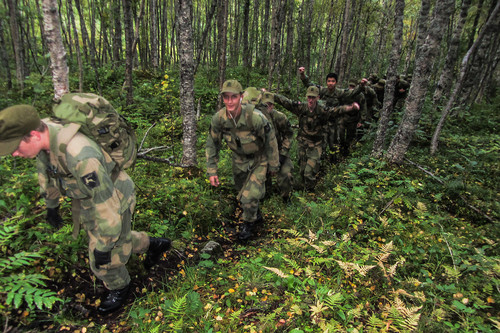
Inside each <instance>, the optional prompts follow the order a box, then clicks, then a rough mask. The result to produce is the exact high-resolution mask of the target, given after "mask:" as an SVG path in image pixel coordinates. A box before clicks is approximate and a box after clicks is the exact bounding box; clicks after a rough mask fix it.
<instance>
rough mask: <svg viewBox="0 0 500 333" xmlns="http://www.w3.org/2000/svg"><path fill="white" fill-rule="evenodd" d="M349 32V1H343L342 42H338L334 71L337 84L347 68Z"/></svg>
mask: <svg viewBox="0 0 500 333" xmlns="http://www.w3.org/2000/svg"><path fill="white" fill-rule="evenodd" d="M350 32H351V0H346V1H345V10H344V23H343V27H342V40H341V42H340V57H339V58H338V59H337V65H336V66H335V67H336V69H337V70H336V71H337V75H338V79H337V82H342V80H343V79H344V76H345V72H346V67H347V46H348V43H349V34H350Z"/></svg>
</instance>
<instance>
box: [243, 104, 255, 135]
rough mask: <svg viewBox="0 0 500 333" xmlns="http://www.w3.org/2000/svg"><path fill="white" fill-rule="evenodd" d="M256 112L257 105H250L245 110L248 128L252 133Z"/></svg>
mask: <svg viewBox="0 0 500 333" xmlns="http://www.w3.org/2000/svg"><path fill="white" fill-rule="evenodd" d="M254 110H255V105H253V104H248V106H247V108H246V110H245V117H246V121H247V126H248V129H249V130H250V131H252V132H253V111H254Z"/></svg>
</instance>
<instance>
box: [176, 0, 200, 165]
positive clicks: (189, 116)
mask: <svg viewBox="0 0 500 333" xmlns="http://www.w3.org/2000/svg"><path fill="white" fill-rule="evenodd" d="M178 2H179V16H178V28H179V60H180V61H179V63H180V96H179V101H180V106H181V114H182V117H183V121H182V129H183V136H182V147H183V155H182V161H181V163H182V164H183V165H186V166H195V165H196V111H195V109H194V86H193V82H194V73H193V67H194V66H193V53H194V52H193V32H192V27H191V21H192V19H191V0H178Z"/></svg>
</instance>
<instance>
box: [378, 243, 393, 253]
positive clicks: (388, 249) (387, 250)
mask: <svg viewBox="0 0 500 333" xmlns="http://www.w3.org/2000/svg"><path fill="white" fill-rule="evenodd" d="M393 249H394V245H393V243H392V241H390V242H389V243H387V244H385V245H384V246H382V248H381V250H382V252H383V253H390V252H391V251H392V250H393Z"/></svg>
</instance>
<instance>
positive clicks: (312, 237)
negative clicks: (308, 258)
mask: <svg viewBox="0 0 500 333" xmlns="http://www.w3.org/2000/svg"><path fill="white" fill-rule="evenodd" d="M309 239H310V240H311V242H314V241H315V240H317V239H318V238H317V237H316V234H315V233H313V232H312V231H311V230H309Z"/></svg>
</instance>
